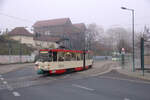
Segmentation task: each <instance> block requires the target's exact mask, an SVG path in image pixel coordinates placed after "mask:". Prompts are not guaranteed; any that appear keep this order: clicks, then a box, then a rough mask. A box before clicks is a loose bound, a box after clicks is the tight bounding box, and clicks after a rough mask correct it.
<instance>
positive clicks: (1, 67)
mask: <svg viewBox="0 0 150 100" xmlns="http://www.w3.org/2000/svg"><path fill="white" fill-rule="evenodd" d="M33 66H34V63H24V64H9V65H0V74H5V73H8V72H11V71H15V70H18V69H21V68H24V67H33Z"/></svg>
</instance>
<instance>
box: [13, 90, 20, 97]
mask: <svg viewBox="0 0 150 100" xmlns="http://www.w3.org/2000/svg"><path fill="white" fill-rule="evenodd" d="M12 93H13V95H14V96H15V97H19V96H20V94H19V93H18V92H15V91H14V92H12Z"/></svg>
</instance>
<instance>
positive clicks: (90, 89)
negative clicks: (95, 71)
mask: <svg viewBox="0 0 150 100" xmlns="http://www.w3.org/2000/svg"><path fill="white" fill-rule="evenodd" d="M72 86H74V87H78V88H81V89H85V90H88V91H94V89H92V88H88V87H84V86H81V85H77V84H72Z"/></svg>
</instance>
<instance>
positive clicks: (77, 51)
mask: <svg viewBox="0 0 150 100" xmlns="http://www.w3.org/2000/svg"><path fill="white" fill-rule="evenodd" d="M40 51H52V52H73V53H83V51H82V50H65V49H40ZM86 53H89V52H88V51H86Z"/></svg>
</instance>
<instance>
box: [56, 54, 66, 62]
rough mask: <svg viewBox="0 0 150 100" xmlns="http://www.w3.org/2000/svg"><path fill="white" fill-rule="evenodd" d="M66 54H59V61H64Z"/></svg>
mask: <svg viewBox="0 0 150 100" xmlns="http://www.w3.org/2000/svg"><path fill="white" fill-rule="evenodd" d="M64 60H65V59H64V53H63V52H58V61H64Z"/></svg>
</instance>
